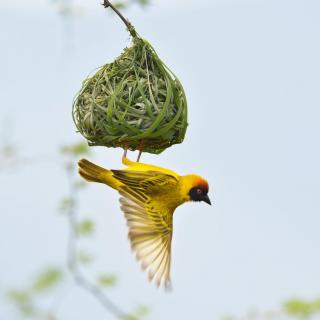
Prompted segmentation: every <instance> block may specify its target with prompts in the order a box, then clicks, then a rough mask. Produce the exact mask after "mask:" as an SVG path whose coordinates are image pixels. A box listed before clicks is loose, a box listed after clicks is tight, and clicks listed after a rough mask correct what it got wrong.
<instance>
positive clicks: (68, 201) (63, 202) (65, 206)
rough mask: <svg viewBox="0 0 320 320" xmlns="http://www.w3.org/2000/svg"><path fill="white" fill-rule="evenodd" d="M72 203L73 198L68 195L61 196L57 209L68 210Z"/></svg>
mask: <svg viewBox="0 0 320 320" xmlns="http://www.w3.org/2000/svg"><path fill="white" fill-rule="evenodd" d="M73 205H74V200H73V199H72V198H70V197H66V198H63V199H62V200H61V203H60V206H59V211H61V212H65V211H67V210H70V209H71V208H72V207H73Z"/></svg>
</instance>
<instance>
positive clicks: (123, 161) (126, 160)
mask: <svg viewBox="0 0 320 320" xmlns="http://www.w3.org/2000/svg"><path fill="white" fill-rule="evenodd" d="M127 153H128V143H126V144H125V147H124V148H123V156H122V163H123V164H126V163H127V162H128V158H127Z"/></svg>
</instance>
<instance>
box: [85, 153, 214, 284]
mask: <svg viewBox="0 0 320 320" xmlns="http://www.w3.org/2000/svg"><path fill="white" fill-rule="evenodd" d="M122 162H123V164H124V165H125V166H126V168H125V169H123V170H107V169H104V168H102V167H99V166H97V165H95V164H93V163H91V162H89V161H88V160H85V159H82V160H80V161H79V173H80V175H81V176H82V177H83V178H85V179H86V180H88V181H92V182H99V183H104V184H106V185H108V186H110V187H111V188H113V189H116V190H118V191H119V193H120V195H121V197H120V204H121V210H122V211H123V212H124V214H125V217H126V220H127V225H128V227H129V233H128V236H129V239H130V241H131V247H132V250H133V251H134V252H135V253H136V257H137V259H138V261H140V263H141V266H142V269H143V270H147V272H148V277H149V280H150V281H151V280H154V281H155V282H156V284H157V285H158V286H160V285H164V287H165V288H169V287H170V263H171V241H172V230H173V226H172V220H173V213H174V211H175V209H176V208H177V207H178V206H179V205H181V204H183V203H184V202H187V201H190V200H194V201H205V202H207V203H210V200H209V198H208V196H207V192H208V184H207V182H206V181H205V180H204V179H202V178H201V177H199V176H196V175H187V176H179V175H178V174H177V173H175V172H173V171H171V170H168V169H164V168H161V167H157V166H153V165H149V164H143V163H140V162H132V161H130V160H129V159H128V158H126V157H123V161H122ZM201 192H202V194H200V193H201Z"/></svg>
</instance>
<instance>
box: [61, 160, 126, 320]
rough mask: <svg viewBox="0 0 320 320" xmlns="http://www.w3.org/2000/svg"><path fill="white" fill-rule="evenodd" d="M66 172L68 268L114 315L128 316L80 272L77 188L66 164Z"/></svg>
mask: <svg viewBox="0 0 320 320" xmlns="http://www.w3.org/2000/svg"><path fill="white" fill-rule="evenodd" d="M66 173H67V177H68V182H69V192H70V199H72V201H71V204H70V207H69V210H68V212H67V214H68V217H69V227H70V233H69V244H68V268H69V270H70V272H71V274H72V276H73V279H74V281H75V283H76V284H77V285H78V286H80V287H82V288H83V289H84V290H86V291H87V292H89V293H90V294H91V295H92V296H94V297H95V298H96V299H97V300H98V301H99V302H100V303H101V305H102V306H103V307H104V308H105V309H106V310H107V311H109V312H110V313H111V314H113V315H114V317H115V318H117V319H124V318H125V317H128V314H127V313H125V312H124V311H122V310H121V309H120V308H119V307H118V306H117V305H116V304H114V303H113V302H112V301H111V300H110V299H109V298H108V297H107V296H106V295H105V294H104V293H103V292H102V290H101V289H100V288H99V287H98V286H97V285H95V284H93V283H91V282H90V281H89V280H87V279H86V277H85V276H84V275H83V274H82V273H81V270H80V268H79V266H78V263H77V241H76V239H77V233H76V227H77V211H76V209H77V207H76V204H77V188H76V187H75V184H74V181H73V172H72V167H71V166H67V168H66Z"/></svg>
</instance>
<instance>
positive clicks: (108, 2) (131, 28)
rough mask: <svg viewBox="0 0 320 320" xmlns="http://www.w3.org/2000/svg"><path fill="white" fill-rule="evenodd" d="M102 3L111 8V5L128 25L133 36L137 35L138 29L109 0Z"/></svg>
mask: <svg viewBox="0 0 320 320" xmlns="http://www.w3.org/2000/svg"><path fill="white" fill-rule="evenodd" d="M102 5H103V6H104V7H105V8H109V7H110V8H111V9H112V10H113V11H114V12H115V13H116V14H117V15H118V16H119V18H120V19H121V20H122V21H123V23H124V24H125V25H126V27H127V29H128V31H129V32H130V34H131V35H132V36H133V37H136V36H137V33H136V30H135V29H134V27H133V25H132V24H131V23H130V22H129V20H128V19H126V18H125V17H124V16H123V15H122V13H121V12H120V11H119V10H118V9H117V8H116V7H115V6H114V5H113V4H112V3H111V2H110V1H109V0H103V3H102Z"/></svg>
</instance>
